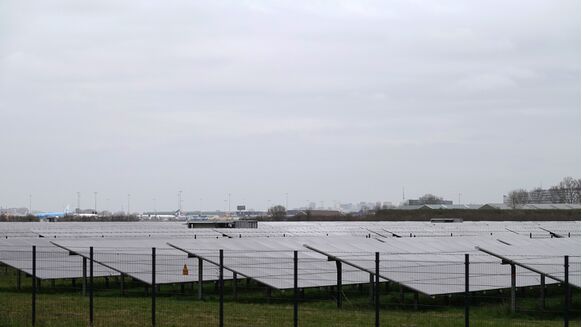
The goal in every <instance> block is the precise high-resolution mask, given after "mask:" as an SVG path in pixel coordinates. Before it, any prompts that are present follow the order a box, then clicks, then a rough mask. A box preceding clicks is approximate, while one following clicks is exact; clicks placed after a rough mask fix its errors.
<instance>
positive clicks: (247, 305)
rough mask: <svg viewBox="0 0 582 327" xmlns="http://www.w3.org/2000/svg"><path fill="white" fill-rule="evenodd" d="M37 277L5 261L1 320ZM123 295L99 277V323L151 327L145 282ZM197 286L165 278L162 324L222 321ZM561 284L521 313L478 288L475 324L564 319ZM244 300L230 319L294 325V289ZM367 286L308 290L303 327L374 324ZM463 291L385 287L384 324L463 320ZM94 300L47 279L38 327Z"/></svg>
mask: <svg viewBox="0 0 582 327" xmlns="http://www.w3.org/2000/svg"><path fill="white" fill-rule="evenodd" d="M30 284H31V280H30V278H24V277H23V278H22V285H23V288H22V289H21V290H20V291H18V290H16V277H15V272H14V271H13V270H11V269H8V270H7V271H5V269H4V267H2V268H0V326H30V325H31V287H30ZM125 285H126V291H125V294H124V295H122V294H121V290H120V288H119V285H118V284H117V283H115V282H114V281H113V280H111V281H110V283H109V287H108V288H106V287H105V284H104V280H103V279H102V278H98V279H96V282H95V288H96V291H95V296H94V304H95V309H94V312H95V326H136V327H137V326H148V325H150V324H151V297H149V296H146V294H145V291H144V287H143V285H141V284H139V283H137V282H129V281H127V280H126V284H125ZM196 291H197V286H196V285H195V286H194V289H193V290H190V289H189V287H186V290H185V293H184V294H182V293H181V289H180V287H179V286H178V285H163V286H162V288H161V290H160V293H159V296H158V298H157V310H156V314H157V325H158V326H176V327H180V326H218V308H219V304H218V295H217V292H216V291H215V287H214V285H213V284H212V283H206V284H205V285H204V293H205V299H204V300H203V301H199V300H197V299H196ZM562 291H563V289H562V288H561V287H559V286H557V285H554V286H550V287H548V296H547V301H546V310H544V311H542V310H539V309H538V293H537V292H538V290H537V289H536V288H533V289H528V290H520V292H519V294H518V299H519V302H518V308H519V310H518V313H515V314H511V313H510V312H509V309H508V304H507V302H506V301H505V299H506V298H507V293H499V292H488V293H486V294H482V293H479V294H475V295H474V297H473V299H472V306H471V309H470V310H471V313H470V316H471V326H563V321H562V301H563V295H562ZM573 293H574V294H573V303H572V308H573V310H575V311H576V313H572V314H571V317H572V320H573V321H572V322H571V326H580V317H579V316H580V313H579V308H580V290H578V289H575V290H573ZM238 294H239V295H238V299H236V300H235V299H234V297H233V294H232V288H231V283H230V282H227V283H226V285H225V305H224V316H225V326H253V327H254V326H259V327H260V326H265V327H266V326H277V327H279V326H281V327H284V326H292V325H293V302H292V295H293V294H292V292H290V291H286V292H275V291H273V293H272V295H271V297H270V298H267V297H266V296H265V291H264V289H263V288H262V287H261V286H260V285H257V284H256V283H254V282H253V283H250V284H247V283H245V282H244V281H239V293H238ZM368 294H369V293H368V289H367V288H366V287H365V286H364V287H363V288H362V289H360V288H358V287H352V286H345V287H344V295H345V296H344V305H343V308H342V309H337V308H336V304H335V300H334V293H333V292H332V291H330V290H328V289H308V290H306V291H305V294H304V295H303V296H302V301H301V303H300V305H299V325H300V326H354V327H355V326H373V324H374V307H373V305H370V304H369V296H368ZM463 301H464V299H463V297H462V296H452V297H437V298H434V299H433V298H431V297H424V296H421V297H420V307H419V308H418V310H415V309H414V306H413V304H412V303H413V295H412V294H411V293H407V294H405V297H404V303H400V296H399V291H398V288H396V287H390V288H388V289H386V288H385V287H382V295H381V301H380V303H382V310H381V322H382V326H401V327H404V326H407V327H412V326H419V327H420V326H451V327H453V326H464V314H463ZM88 308H89V300H88V297H86V296H82V294H81V283H80V280H78V281H77V285H76V288H73V287H72V285H71V281H70V280H59V281H56V282H55V285H54V287H52V286H51V282H49V281H43V282H42V287H41V290H40V292H39V293H38V295H37V318H36V319H37V326H47V327H49V326H50V327H52V326H55V327H56V326H58V327H68V326H87V325H88V321H89V310H88Z"/></svg>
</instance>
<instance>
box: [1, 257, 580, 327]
mask: <svg viewBox="0 0 582 327" xmlns="http://www.w3.org/2000/svg"><path fill="white" fill-rule="evenodd" d="M88 253H90V251H89V249H88V248H87V249H76V251H74V252H67V251H62V249H58V248H55V247H37V249H36V271H35V272H34V273H35V274H36V276H37V278H36V284H34V288H35V289H36V302H35V303H36V307H35V317H36V322H37V324H36V325H38V326H87V325H88V324H89V321H90V295H91V292H90V290H92V291H93V292H92V294H93V313H94V315H93V319H94V326H115V325H117V326H148V325H152V324H153V322H154V321H153V320H154V319H155V323H156V325H157V326H191V325H197V326H220V303H221V294H222V299H223V325H224V326H293V325H294V304H295V301H296V300H297V303H298V316H297V318H298V319H297V321H298V326H374V324H375V322H376V319H375V318H376V308H378V309H379V311H378V312H379V318H380V319H379V322H380V324H379V325H380V326H464V323H465V301H466V300H468V303H469V316H468V317H469V321H470V325H471V326H563V324H564V317H565V309H566V308H565V305H566V301H567V297H566V295H567V292H566V290H567V287H566V285H567V284H565V283H564V282H563V281H561V280H560V279H561V278H563V276H564V273H565V270H564V269H565V267H564V266H557V267H553V269H554V271H556V274H558V272H559V271H561V273H562V275H561V276H562V277H560V276H558V277H556V276H548V275H542V274H540V273H539V272H533V271H531V270H528V269H525V268H523V267H520V266H517V265H512V263H511V262H503V261H501V260H499V259H498V258H495V257H492V256H489V255H486V254H481V253H471V254H470V255H469V275H468V277H469V290H470V292H469V294H468V297H466V294H465V292H464V288H465V278H466V277H467V276H466V275H465V268H466V263H465V254H464V253H430V254H427V253H413V254H410V253H408V254H407V255H406V256H403V255H402V253H395V252H390V253H388V252H382V253H379V259H380V261H379V262H378V269H379V283H378V284H377V285H376V282H375V269H376V260H375V255H374V253H373V252H342V253H339V252H338V253H331V254H329V256H324V255H322V254H314V252H313V251H310V250H307V249H306V250H301V251H297V274H295V260H294V252H293V251H248V250H244V251H243V250H241V251H233V250H229V251H224V252H223V257H222V262H223V268H222V269H223V283H224V284H223V287H221V284H220V279H219V277H220V261H221V260H220V255H219V250H218V249H203V250H201V251H199V253H198V256H196V257H193V256H192V255H191V254H190V255H189V254H188V253H186V252H184V251H179V250H177V249H175V248H170V247H165V248H156V254H155V265H154V264H153V258H154V257H153V255H152V249H151V248H94V257H93V258H94V261H93V279H92V283H91V278H90V275H91V274H90V267H91V261H90V258H91V257H90V256H88V255H87V254H88ZM32 258H33V256H32V249H22V248H15V249H7V248H2V249H1V251H0V262H2V265H0V325H2V326H31V325H32V316H33V315H32V306H31V304H32V291H33V278H32V276H31V275H32V266H33V265H32V262H33V260H32ZM524 258H527V260H528V262H529V263H530V264H533V265H536V266H540V265H548V264H549V263H548V262H555V261H556V258H547V257H542V256H538V257H536V256H532V255H528V256H524ZM514 259H515V260H518V259H519V258H517V257H515V258H514ZM549 259H553V260H549ZM560 259H561V260H562V259H563V258H560ZM569 262H570V264H569V267H568V268H569V269H568V274H569V276H579V274H580V272H579V262H580V257H576V256H573V257H570V261H569ZM217 263H218V264H217ZM512 266H513V267H512ZM154 268H155V269H154ZM154 271H155V281H156V284H155V286H153V285H152V282H153V280H154V278H153V277H154ZM512 276H513V277H512ZM295 277H296V278H297V285H298V287H297V292H295V289H294V285H295V283H294V278H295ZM532 281H535V282H532ZM512 285H514V287H512ZM154 287H155V288H154ZM154 289H155V297H154V296H153V295H154V294H153V291H154ZM569 291H570V296H569V298H568V301H570V304H569V317H570V326H579V325H580V289H579V288H576V287H572V286H570V287H569ZM221 292H222V293H221ZM376 292H377V293H376ZM295 294H297V297H295ZM376 294H377V295H378V296H377V298H378V301H376ZM154 301H155V311H152V310H154V306H153V303H154ZM376 304H378V305H376Z"/></svg>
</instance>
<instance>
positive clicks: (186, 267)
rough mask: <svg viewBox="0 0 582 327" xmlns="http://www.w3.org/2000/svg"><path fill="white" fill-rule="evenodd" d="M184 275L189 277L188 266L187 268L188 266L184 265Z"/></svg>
mask: <svg viewBox="0 0 582 327" xmlns="http://www.w3.org/2000/svg"><path fill="white" fill-rule="evenodd" d="M182 275H184V276H188V266H186V264H184V268H182Z"/></svg>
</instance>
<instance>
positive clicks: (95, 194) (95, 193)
mask: <svg viewBox="0 0 582 327" xmlns="http://www.w3.org/2000/svg"><path fill="white" fill-rule="evenodd" d="M93 195H94V196H95V213H97V192H93Z"/></svg>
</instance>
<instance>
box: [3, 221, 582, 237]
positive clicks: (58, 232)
mask: <svg viewBox="0 0 582 327" xmlns="http://www.w3.org/2000/svg"><path fill="white" fill-rule="evenodd" d="M503 234H518V235H527V236H529V237H532V238H550V237H571V236H580V222H463V223H430V222H260V223H259V228H257V229H246V228H238V229H232V228H228V229H188V228H186V225H185V224H184V223H179V222H131V223H122V222H120V223H115V222H112V223H66V222H63V223H2V224H0V238H4V239H6V238H14V237H46V238H86V237H102V238H110V237H126V238H130V237H137V238H140V237H196V238H220V237H232V238H243V237H308V236H314V237H319V236H368V235H369V236H374V237H383V238H386V237H447V236H480V235H496V236H501V235H503Z"/></svg>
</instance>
